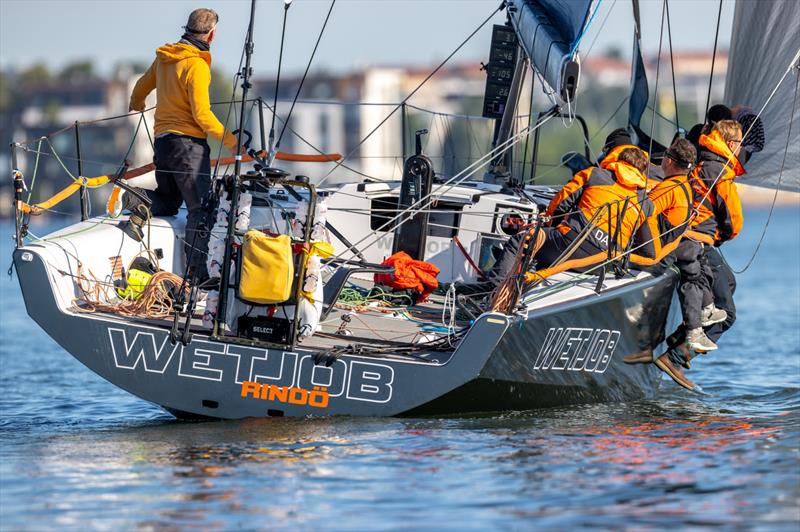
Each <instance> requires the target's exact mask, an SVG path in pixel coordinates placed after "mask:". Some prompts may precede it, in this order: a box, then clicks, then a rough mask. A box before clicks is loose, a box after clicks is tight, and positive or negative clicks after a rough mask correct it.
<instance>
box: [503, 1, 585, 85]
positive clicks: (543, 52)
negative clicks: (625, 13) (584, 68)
mask: <svg viewBox="0 0 800 532" xmlns="http://www.w3.org/2000/svg"><path fill="white" fill-rule="evenodd" d="M507 4H508V12H509V17H510V19H511V23H512V24H513V26H514V30H515V31H516V32H517V36H518V37H519V44H520V46H521V47H522V49H523V50H524V51H525V55H527V56H528V58H529V59H530V60H531V62H532V63H533V66H534V67H535V68H536V70H537V71H538V72H539V73H540V74H541V75H542V77H543V78H544V80H545V81H546V82H547V84H548V85H550V87H551V88H553V89H554V90H555V91H556V92H557V93H558V94H559V95H560V96H561V98H562V99H570V100H571V99H573V98H574V97H575V90H576V88H577V76H578V63H577V62H576V61H574V60H573V57H572V56H573V52H574V51H575V46H576V44H577V43H578V41H579V40H580V38H581V35H582V33H583V28H584V25H585V24H586V19H587V17H588V16H589V7H590V6H591V4H592V0H511V1H509V2H507Z"/></svg>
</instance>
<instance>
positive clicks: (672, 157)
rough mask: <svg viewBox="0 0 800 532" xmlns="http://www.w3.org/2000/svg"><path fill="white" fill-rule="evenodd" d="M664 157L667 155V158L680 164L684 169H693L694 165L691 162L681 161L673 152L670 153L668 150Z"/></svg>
mask: <svg viewBox="0 0 800 532" xmlns="http://www.w3.org/2000/svg"><path fill="white" fill-rule="evenodd" d="M664 155H665V156H666V157H667V158H668V159H670V160H672V161H674V162H676V163H677V164H679V165H680V166H682V167H684V168H691V167H692V163H690V162H687V161H684V160H683V159H681V158H680V157H678V156H677V155H675V154H674V153H672V152H671V151H669V150H667V151H666V152H665V153H664Z"/></svg>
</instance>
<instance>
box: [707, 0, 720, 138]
mask: <svg viewBox="0 0 800 532" xmlns="http://www.w3.org/2000/svg"><path fill="white" fill-rule="evenodd" d="M721 18H722V0H719V11H718V12H717V31H716V33H715V34H714V53H713V54H712V55H711V74H710V75H709V78H708V95H707V96H706V110H705V113H703V123H704V124H705V122H706V120H707V118H708V117H707V115H708V107H709V106H710V105H711V84H712V82H713V81H714V63H716V61H717V43H718V41H719V22H720V19H721Z"/></svg>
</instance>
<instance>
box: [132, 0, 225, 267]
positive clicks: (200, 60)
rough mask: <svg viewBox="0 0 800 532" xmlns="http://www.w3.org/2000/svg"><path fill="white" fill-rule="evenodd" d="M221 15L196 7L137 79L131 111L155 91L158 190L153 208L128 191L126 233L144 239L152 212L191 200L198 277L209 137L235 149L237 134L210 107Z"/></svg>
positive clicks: (189, 236)
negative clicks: (213, 56)
mask: <svg viewBox="0 0 800 532" xmlns="http://www.w3.org/2000/svg"><path fill="white" fill-rule="evenodd" d="M218 21H219V17H218V15H217V13H216V12H214V11H213V10H212V9H205V8H200V9H195V10H194V11H192V13H191V14H190V15H189V20H188V21H187V23H186V26H184V29H185V32H184V34H183V35H182V36H181V39H180V40H179V41H178V42H177V43H174V44H165V45H164V46H161V47H159V48H158V49H157V50H156V58H155V60H154V61H153V63H152V64H151V65H150V68H148V69H147V71H146V72H145V73H144V74H143V75H142V77H141V78H139V80H138V81H137V82H136V85H135V86H134V88H133V92H132V94H131V99H130V110H131V111H144V109H145V98H146V97H147V95H148V94H150V92H152V91H153V89H155V91H156V98H157V102H156V111H155V137H156V139H155V154H154V157H153V162H154V163H155V166H156V183H157V187H156V189H155V190H152V191H150V190H148V191H146V193H147V196H148V197H149V199H150V200H151V201H152V206H151V208H150V212H148V209H147V207H146V206H145V205H143V204H142V203H141V202H139V201H138V200H137V199H136V198H135V197H134V196H133V194H125V196H124V198H123V207H124V208H126V209H128V210H130V211H131V217H130V223H129V224H128V225H127V227H126V229H127V230H126V233H127V234H129V235H130V236H131V237H133V238H135V239H137V240H139V241H141V239H142V236H143V233H142V225H143V224H144V223H145V222H146V221H147V220H148V219H149V216H150V214H152V215H153V216H175V215H176V214H178V209H179V207H180V206H181V204H182V203H183V202H186V208H187V210H188V216H187V220H186V233H185V238H184V250H185V252H186V257H187V258H191V260H190V263H189V266H190V268H192V269H193V270H194V275H195V278H196V279H198V280H203V279H205V278H207V277H208V273H207V268H206V254H207V252H208V233H207V231H203V230H201V227H202V222H204V220H203V217H204V216H206V213H205V211H204V209H203V200H204V199H205V198H206V196H207V195H208V192H209V189H210V187H211V160H210V148H209V146H208V143H207V142H206V137H207V136H209V135H211V136H212V137H214V138H216V139H218V140H221V141H222V143H223V144H224V145H225V146H226V147H228V148H230V149H231V150H232V151H235V150H236V138H235V137H234V136H233V135H232V134H231V133H230V132H228V131H226V129H225V127H224V126H223V125H222V123H220V121H219V120H218V119H217V117H216V116H214V113H213V112H212V111H211V104H210V100H209V85H210V83H211V52H210V48H211V43H212V42H213V40H214V37H215V36H216V28H217V23H218Z"/></svg>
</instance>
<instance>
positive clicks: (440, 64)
mask: <svg viewBox="0 0 800 532" xmlns="http://www.w3.org/2000/svg"><path fill="white" fill-rule="evenodd" d="M504 7H505V4H500V5H499V6H498V7H497V8H496V9H494V10H493V11H492V13H491V14H490V15H489V16H488V17H486V19H485V20H484V21H483V22H481V23H480V24H479V25H478V27H477V28H475V29H474V30H473V31H472V33H470V34H469V35H468V36H467V38H466V39H464V40H463V41H461V44H459V45H458V46H457V47H456V49H455V50H453V51H452V52H451V53H450V55H448V56H447V57H446V58H445V59H444V60H443V61H442V62H441V63H439V65H438V66H437V67H436V68H434V69H433V71H432V72H431V73H430V74H428V75H427V76H426V77H425V79H423V80H422V81H421V82H420V83H419V85H417V86H416V87H415V88H414V90H412V91H411V92H410V93H409V94H408V95H407V96H406V97H405V98H403V101H401V102H400V103H399V104H397V105H396V106H395V107H394V109H392V111H391V112H390V113H389V114H388V115H386V117H385V118H384V119H383V120H381V121H380V122H379V123H378V125H377V126H375V127H374V128H373V129H372V130H371V131H370V132H369V133H367V135H366V136H365V137H364V138H363V139H361V140H360V141H359V143H358V144H356V145H355V147H353V149H352V150H350V152H348V153H347V155H345V156H344V157H342V158H341V159H339V161H338V162H337V163H336V164H335V165H334V167H333V168H331V169H330V170H328V173H326V174H325V175H324V176H323V177H322V179H320V180H319V181H318V182H317V186H319V185H321V184H322V183H324V182H325V181H326V180H327V179H328V178H329V177H330V176H331V174H332V173H333V172H334V171H336V169H337V168H339V167H340V166H342V163H344V161H346V160H347V159H349V158H350V157H351V156H352V155H353V154H354V153H355V152H356V151H358V149H359V148H361V146H362V145H363V144H364V143H365V142H366V141H367V139H369V138H370V137H371V136H372V135H373V134H374V133H375V132H376V131H378V129H380V128H381V126H383V124H385V123H386V122H387V121H388V120H389V119H390V118H391V117H392V116H394V114H395V113H396V112H397V110H398V109H401V108H402V107H403V105H404V104H405V103H406V102H407V101H408V100H410V99H411V97H412V96H414V95H415V94H416V93H417V92H418V91H419V90H420V89H421V88H422V87H423V86H424V85H425V83H427V82H428V80H430V79H431V78H432V77H433V76H435V75H436V73H437V72H439V70H441V69H442V67H443V66H444V65H445V64H447V62H448V61H450V59H452V58H453V56H454V55H456V54H457V53H458V52H459V51H460V50H461V48H463V47H464V45H466V44H467V42H469V40H470V39H472V38H473V37H474V36H475V34H476V33H478V32H479V31H480V30H481V29H482V28H483V27H484V26H485V25H486V24H488V23H489V21H490V20H491V19H492V18H493V17H494V16H495V15H496V14H497V13H498V12H499V11H500V10H501V9H503V8H504Z"/></svg>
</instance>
